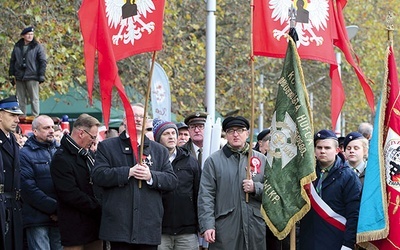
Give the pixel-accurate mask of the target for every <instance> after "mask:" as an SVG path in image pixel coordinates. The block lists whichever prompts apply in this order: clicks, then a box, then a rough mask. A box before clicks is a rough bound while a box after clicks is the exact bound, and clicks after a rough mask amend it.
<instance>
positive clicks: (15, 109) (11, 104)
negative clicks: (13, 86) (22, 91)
mask: <svg viewBox="0 0 400 250" xmlns="http://www.w3.org/2000/svg"><path fill="white" fill-rule="evenodd" d="M0 110H2V111H6V112H8V113H11V114H15V115H23V114H24V113H23V112H22V111H21V109H20V108H19V103H18V99H17V97H16V96H10V97H8V98H6V99H3V100H0Z"/></svg>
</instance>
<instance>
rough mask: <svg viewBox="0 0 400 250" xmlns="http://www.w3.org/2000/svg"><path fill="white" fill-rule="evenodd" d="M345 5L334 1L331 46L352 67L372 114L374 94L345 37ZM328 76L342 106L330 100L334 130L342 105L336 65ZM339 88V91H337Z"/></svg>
mask: <svg viewBox="0 0 400 250" xmlns="http://www.w3.org/2000/svg"><path fill="white" fill-rule="evenodd" d="M346 3H347V0H337V1H336V11H334V12H333V13H334V18H335V25H336V29H335V30H336V33H337V36H336V38H335V39H334V40H333V44H334V45H335V46H336V47H338V48H339V49H340V50H342V51H343V53H344V55H345V57H346V60H347V62H348V63H349V64H350V65H351V66H352V67H353V69H354V71H355V72H356V74H357V77H358V80H359V81H360V84H361V87H362V89H363V90H364V94H365V97H366V99H367V102H368V105H369V107H370V109H371V111H372V112H374V107H375V106H374V93H373V92H372V89H371V86H370V85H369V84H368V83H367V80H366V78H365V76H364V73H363V72H362V70H361V68H360V67H359V66H358V64H357V63H356V62H355V61H354V59H353V57H352V53H351V52H352V47H351V43H350V40H349V38H348V36H347V31H346V28H345V22H344V18H343V12H342V10H343V8H344V7H345V5H346ZM330 76H331V78H332V95H331V96H332V97H333V96H335V97H336V93H337V92H334V91H339V94H340V95H339V96H338V99H339V98H342V100H340V101H341V103H342V105H337V104H340V102H339V100H337V101H336V100H335V99H334V98H331V108H332V111H331V120H332V121H334V123H332V127H333V128H335V126H336V121H337V119H338V117H339V114H340V111H341V110H342V106H343V103H344V90H343V86H342V83H341V79H340V76H339V69H338V66H337V64H336V65H332V64H331V68H330ZM339 88H340V89H339Z"/></svg>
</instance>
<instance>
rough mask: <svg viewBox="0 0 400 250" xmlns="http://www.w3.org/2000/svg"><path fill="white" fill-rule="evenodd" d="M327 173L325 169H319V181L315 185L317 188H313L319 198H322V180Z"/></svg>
mask: <svg viewBox="0 0 400 250" xmlns="http://www.w3.org/2000/svg"><path fill="white" fill-rule="evenodd" d="M325 173H328V170H327V169H321V173H320V175H319V180H318V183H317V187H316V188H315V190H316V191H317V193H318V194H319V196H322V181H323V180H324V174H325Z"/></svg>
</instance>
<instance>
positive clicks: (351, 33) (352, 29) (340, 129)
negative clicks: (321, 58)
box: [331, 25, 358, 136]
mask: <svg viewBox="0 0 400 250" xmlns="http://www.w3.org/2000/svg"><path fill="white" fill-rule="evenodd" d="M346 31H347V36H348V38H349V41H350V40H351V39H352V38H353V37H355V35H356V34H357V32H358V26H357V25H349V26H346ZM336 62H337V64H338V71H339V77H340V79H342V66H341V64H342V54H341V53H340V52H337V53H336ZM331 98H332V97H331ZM342 113H343V112H340V114H339V117H338V119H337V121H336V128H335V133H336V135H337V136H343V135H344V134H345V131H344V130H345V125H346V120H345V119H344V115H343V114H342Z"/></svg>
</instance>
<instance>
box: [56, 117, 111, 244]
mask: <svg viewBox="0 0 400 250" xmlns="http://www.w3.org/2000/svg"><path fill="white" fill-rule="evenodd" d="M99 126H100V123H99V121H98V120H97V119H96V118H94V117H92V116H90V115H88V114H82V115H80V116H79V117H78V119H77V120H76V121H75V122H74V127H73V129H72V133H71V136H69V135H64V136H63V138H62V139H61V146H60V148H59V149H58V150H57V152H56V153H55V155H54V157H53V160H52V162H51V165H50V173H51V177H52V178H53V183H54V187H55V189H56V193H57V201H58V213H57V215H58V226H59V228H60V234H61V244H62V245H63V247H64V250H68V249H86V248H87V249H99V250H102V248H103V244H102V241H101V240H99V227H100V217H101V207H100V204H99V202H98V200H97V198H96V197H95V195H94V191H93V183H92V178H91V169H92V167H93V164H94V159H93V158H92V156H91V152H90V151H89V148H90V147H91V146H92V144H93V143H95V141H96V139H97V134H98V127H99Z"/></svg>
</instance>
